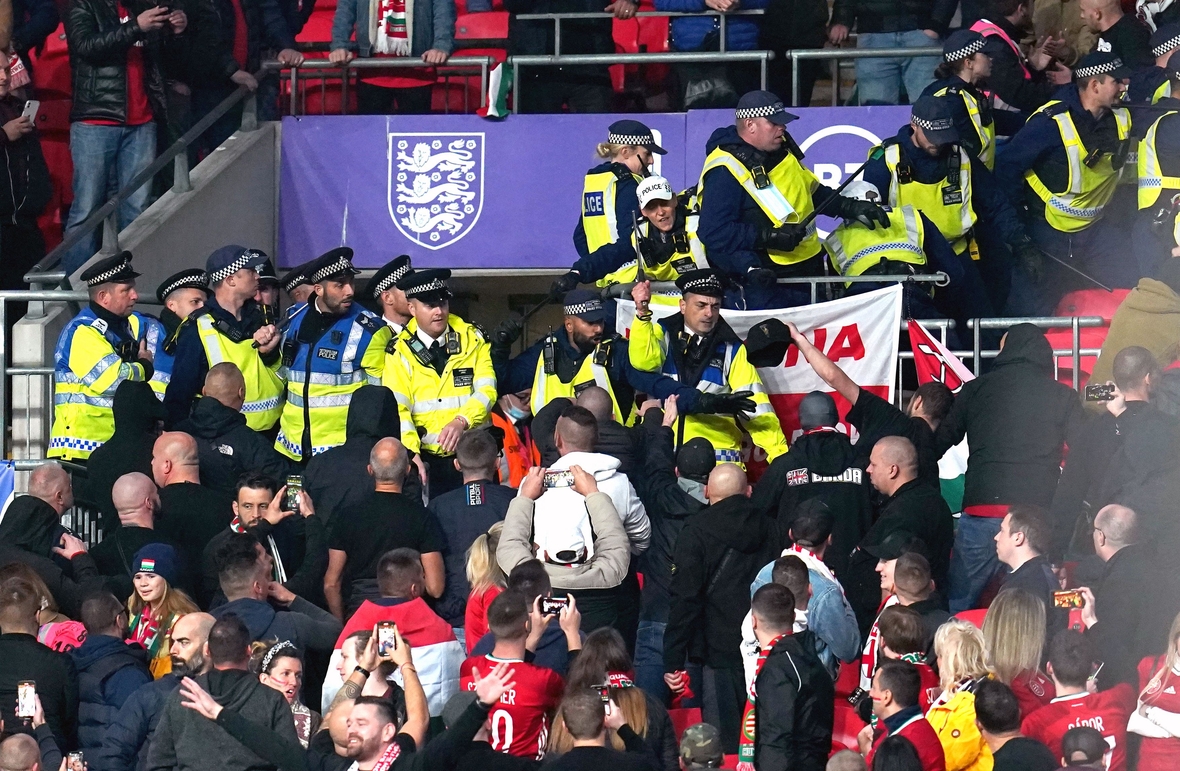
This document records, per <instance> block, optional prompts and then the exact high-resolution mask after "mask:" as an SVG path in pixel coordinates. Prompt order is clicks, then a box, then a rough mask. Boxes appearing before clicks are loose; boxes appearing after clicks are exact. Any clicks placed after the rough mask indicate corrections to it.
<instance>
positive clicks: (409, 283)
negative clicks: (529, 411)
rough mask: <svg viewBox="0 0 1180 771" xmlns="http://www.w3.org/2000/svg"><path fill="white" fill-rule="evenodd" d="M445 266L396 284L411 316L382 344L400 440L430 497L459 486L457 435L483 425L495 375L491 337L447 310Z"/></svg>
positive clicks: (418, 272)
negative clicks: (407, 321)
mask: <svg viewBox="0 0 1180 771" xmlns="http://www.w3.org/2000/svg"><path fill="white" fill-rule="evenodd" d="M450 277H451V271H449V270H445V269H431V270H412V271H410V272H409V273H408V274H406V275H405V276H403V277H402V278H401V280H400V281H399V282H398V287H399V288H400V289H401V290H402V291H403V292H405V294H406V299H407V300H409V303H410V312H411V313H412V314H413V316H414V317H413V318H412V319H410V322H409V323H408V324H407V325H406V328H405V329H404V330H403V331H402V332H401V334H399V335H397V336H396V337H395V338H394V339H392V340H390V341H389V344H388V345H387V346H386V349H385V375H384V382H385V385H386V386H388V387H389V388H390V389H392V390H393V395H394V396H396V397H397V403H398V408H399V410H400V411H401V420H402V436H401V439H402V444H404V445H405V446H406V449H407V450H409V451H410V452H413V453H417V455H416V456H415V457H414V462H415V463H416V464H417V465H418V470H419V472H420V473H421V474H422V478H423V479H425V480H427V484H428V489H429V494H430V497H431V498H434V497H437V496H439V495H442V494H443V493H445V492H448V491H450V490H454V489H455V488H457V487H460V486H462V484H463V477H462V474H460V472H459V471H458V470H456V469H455V464H454V456H455V448H456V447H457V446H458V444H459V437H461V436H462V435H463V432H464V431H466V430H468V429H470V428H478V427H480V426H482V425H484V424H485V423H487V422H488V413H489V412H490V411H491V409H492V405H493V404H495V403H496V372H495V369H494V368H493V367H492V352H491V348H490V346H489V345H488V341H487V340H486V339H485V338H484V335H483V332H481V331H480V330H479V329H478V328H477V327H476V326H475V325H474V324H469V323H468V322H466V321H464V320H463V319H461V318H459V317H458V316H456V315H454V314H453V313H451V312H450V311H451V290H450V289H449V288H448V287H447V285H446V283H445V282H446V280H447V279H448V278H450Z"/></svg>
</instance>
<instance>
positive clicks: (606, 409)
mask: <svg viewBox="0 0 1180 771" xmlns="http://www.w3.org/2000/svg"><path fill="white" fill-rule="evenodd" d="M574 404H576V405H578V406H579V407H585V408H586V409H588V410H590V414H591V415H593V416H594V419H595V420H597V421H598V422H599V423H608V422H610V421H612V420H614V419H615V403H614V401H612V400H611V398H610V392H608V391H607V390H606V389H605V388H600V387H599V386H590V387H589V388H587V389H586V390H585V391H583V392H582V393H580V394H578V398H577V399H574Z"/></svg>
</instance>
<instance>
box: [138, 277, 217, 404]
mask: <svg viewBox="0 0 1180 771" xmlns="http://www.w3.org/2000/svg"><path fill="white" fill-rule="evenodd" d="M156 299H158V300H159V301H160V304H161V305H163V306H164V310H163V311H162V312H161V313H160V319H159V320H158V321H157V320H156V319H154V318H152V317H151V316H148V317H147V321H148V332H147V341H148V347H149V348H150V349H151V351H152V365H153V367H154V369H155V372H153V373H152V379H151V385H152V390H153V391H155V392H156V396H157V397H158V398H159V399H160V401H163V400H164V392H165V391H166V390H167V389H168V381H169V379H170V378H171V376H172V362H173V357H172V354H173V348H174V346H175V343H174V342H173V341H172V337H173V336H174V335H175V334H176V331H177V330H178V329H179V328H180V324H181V322H183V321H184V320H185V319H187V318H188V317H189V316H190V315H191V314H192V313H193V312H194V311H196V310H198V309H199V308H201V307H203V306H204V305H205V301H206V300H208V299H209V276H208V274H207V273H205V271H203V270H201V269H200V268H189V269H188V270H182V271H180V272H179V273H173V274H172V275H171V276H169V277H168V278H166V279H164V281H163V283H161V284H160V286H159V287H157V288H156Z"/></svg>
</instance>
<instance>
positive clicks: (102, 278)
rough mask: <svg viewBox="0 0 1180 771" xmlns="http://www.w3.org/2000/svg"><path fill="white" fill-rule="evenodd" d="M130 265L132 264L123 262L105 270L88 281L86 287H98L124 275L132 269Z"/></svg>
mask: <svg viewBox="0 0 1180 771" xmlns="http://www.w3.org/2000/svg"><path fill="white" fill-rule="evenodd" d="M130 265H131V263H129V262H121V263H119V264H118V265H116V266H115V267H113V268H110V269H108V270H105V271H103V272H102V273H99V274H98V275H97V276H95V277H93V278H89V279H87V280H86V286H98V285H99V284H105V283H106V282H108V281H110V280H111V279H112V278H114V277H115V276H117V275H119V274H120V273H122V272H123V271H124V270H126V269H127V268H128V267H130Z"/></svg>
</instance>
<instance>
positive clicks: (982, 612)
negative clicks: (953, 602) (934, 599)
mask: <svg viewBox="0 0 1180 771" xmlns="http://www.w3.org/2000/svg"><path fill="white" fill-rule="evenodd" d="M986 615H987V608H973V609H972V610H964V611H962V612H961V613H956V614H955V618H961V619H963V620H964V621H969V622H971V623H972V624H974V625H975V626H977V627H979V628H980V629H983V617H984V616H986Z"/></svg>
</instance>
